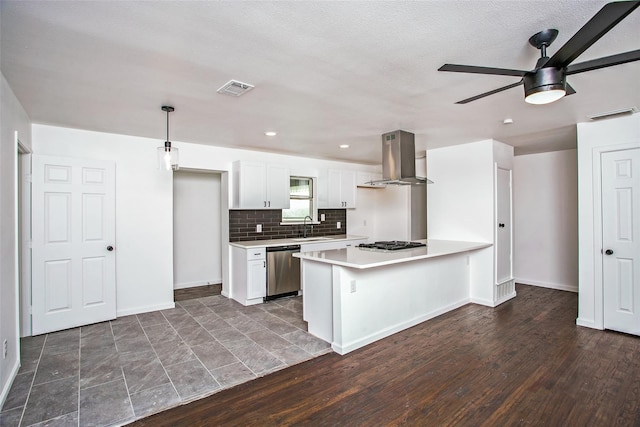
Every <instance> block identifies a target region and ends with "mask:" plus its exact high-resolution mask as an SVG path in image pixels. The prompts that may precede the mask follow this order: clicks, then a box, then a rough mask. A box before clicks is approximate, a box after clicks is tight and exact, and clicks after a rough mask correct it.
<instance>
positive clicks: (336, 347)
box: [331, 298, 469, 355]
mask: <svg viewBox="0 0 640 427" xmlns="http://www.w3.org/2000/svg"><path fill="white" fill-rule="evenodd" d="M468 303H469V299H468V298H464V299H462V300H460V301H456V302H454V303H452V304H449V305H447V306H446V307H442V308H440V309H438V310H434V311H431V312H429V313H426V314H423V315H421V316H418V317H415V318H413V319H410V320H407V321H405V322H401V323H398V324H396V325H393V326H390V327H388V328H385V329H383V330H381V331H378V332H376V333H373V334H371V335H368V336H366V337H362V338H360V339H357V340H354V341H351V342H349V343H346V344H343V345H340V344H339V343H336V342H333V343H332V344H331V348H332V349H333V351H335V352H336V353H338V354H339V355H344V354H347V353H349V352H350V351H353V350H357V349H359V348H360V347H364V346H365V345H368V344H371V343H373V342H375V341H378V340H380V339H382V338H386V337H388V336H391V335H393V334H395V333H397V332H400V331H404V330H405V329H409V328H411V327H412V326H415V325H418V324H420V323H422V322H424V321H426V320H429V319H433V318H434V317H438V316H440V315H441V314H445V313H448V312H449V311H452V310H455V309H456V308H460V307H462V306H464V305H466V304H468Z"/></svg>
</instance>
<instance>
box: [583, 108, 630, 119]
mask: <svg viewBox="0 0 640 427" xmlns="http://www.w3.org/2000/svg"><path fill="white" fill-rule="evenodd" d="M637 112H638V109H637V108H636V107H629V108H621V109H619V110H613V111H607V112H604V113H597V114H592V115H590V116H587V117H588V118H590V119H591V120H600V119H608V118H611V117H615V116H624V115H626V114H635V113H637Z"/></svg>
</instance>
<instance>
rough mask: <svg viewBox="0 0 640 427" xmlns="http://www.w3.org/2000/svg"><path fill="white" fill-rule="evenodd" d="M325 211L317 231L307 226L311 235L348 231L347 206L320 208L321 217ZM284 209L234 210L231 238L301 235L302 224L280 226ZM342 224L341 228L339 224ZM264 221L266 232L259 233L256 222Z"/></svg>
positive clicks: (252, 238)
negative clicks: (341, 207)
mask: <svg viewBox="0 0 640 427" xmlns="http://www.w3.org/2000/svg"><path fill="white" fill-rule="evenodd" d="M322 214H324V216H325V220H324V221H322V222H321V223H320V224H314V225H313V230H312V229H311V228H310V227H309V226H307V235H308V236H315V237H320V236H332V235H335V234H346V233H347V210H346V209H318V218H320V215H322ZM281 221H282V210H280V209H272V210H263V209H260V210H230V211H229V241H230V242H239V241H242V240H271V239H291V238H296V237H301V236H302V233H303V227H302V224H300V225H280V222H281ZM338 222H340V224H341V227H340V228H339V229H338V228H336V227H337V223H338ZM258 224H262V232H261V233H258V232H256V225H258Z"/></svg>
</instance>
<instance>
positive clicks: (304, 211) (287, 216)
mask: <svg viewBox="0 0 640 427" xmlns="http://www.w3.org/2000/svg"><path fill="white" fill-rule="evenodd" d="M289 200H290V205H289V209H283V210H282V221H283V222H299V221H304V218H305V217H306V216H310V217H312V218H313V178H305V177H300V176H292V177H291V178H290V179H289Z"/></svg>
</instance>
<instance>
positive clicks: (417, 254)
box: [293, 239, 492, 269]
mask: <svg viewBox="0 0 640 427" xmlns="http://www.w3.org/2000/svg"><path fill="white" fill-rule="evenodd" d="M417 241H418V242H422V243H426V244H427V246H422V247H418V248H412V249H401V250H397V251H383V250H379V249H367V248H359V247H357V246H353V247H348V248H345V249H332V250H326V251H311V252H303V253H297V254H294V255H293V256H294V257H296V258H300V259H303V260H311V261H317V262H322V263H327V264H334V265H340V266H343V267H350V268H357V269H366V268H373V267H382V266H385V265H392V264H398V263H402V262H409V261H416V260H420V259H426V258H434V257H440V256H444V255H451V254H457V253H461V252H467V251H472V250H475V249H483V248H488V247H490V246H492V244H491V243H486V242H463V241H457V240H433V239H428V240H417Z"/></svg>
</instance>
